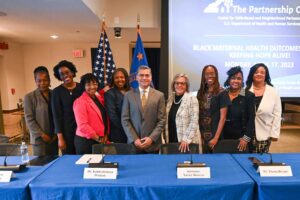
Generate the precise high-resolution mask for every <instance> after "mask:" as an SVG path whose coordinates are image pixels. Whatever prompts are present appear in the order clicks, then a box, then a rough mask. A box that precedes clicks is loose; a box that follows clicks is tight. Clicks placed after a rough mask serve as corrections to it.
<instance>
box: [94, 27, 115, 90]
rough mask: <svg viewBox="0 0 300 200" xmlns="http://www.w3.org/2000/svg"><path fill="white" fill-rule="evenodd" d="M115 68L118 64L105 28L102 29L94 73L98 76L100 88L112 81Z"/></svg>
mask: <svg viewBox="0 0 300 200" xmlns="http://www.w3.org/2000/svg"><path fill="white" fill-rule="evenodd" d="M115 69H116V66H115V62H114V59H113V55H112V52H111V49H110V45H109V41H108V37H107V35H106V32H105V30H104V29H102V32H101V35H100V41H99V45H98V48H97V53H96V57H95V60H94V64H93V74H94V75H95V76H96V77H97V78H98V81H99V88H100V89H102V88H104V87H105V85H107V83H110V81H111V78H112V73H113V72H114V71H115Z"/></svg>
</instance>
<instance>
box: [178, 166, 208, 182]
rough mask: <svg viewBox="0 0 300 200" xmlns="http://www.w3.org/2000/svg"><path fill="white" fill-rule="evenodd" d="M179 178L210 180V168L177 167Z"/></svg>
mask: <svg viewBox="0 0 300 200" xmlns="http://www.w3.org/2000/svg"><path fill="white" fill-rule="evenodd" d="M177 178H180V179H181V178H210V167H177Z"/></svg>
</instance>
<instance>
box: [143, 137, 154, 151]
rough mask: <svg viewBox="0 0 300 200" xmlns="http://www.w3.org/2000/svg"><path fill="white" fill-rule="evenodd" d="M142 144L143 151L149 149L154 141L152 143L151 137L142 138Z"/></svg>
mask: <svg viewBox="0 0 300 200" xmlns="http://www.w3.org/2000/svg"><path fill="white" fill-rule="evenodd" d="M141 142H142V145H141V147H142V149H147V148H148V147H150V146H151V144H152V143H153V141H152V139H151V138H150V137H144V138H142V139H141Z"/></svg>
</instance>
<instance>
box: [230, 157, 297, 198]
mask: <svg viewBox="0 0 300 200" xmlns="http://www.w3.org/2000/svg"><path fill="white" fill-rule="evenodd" d="M233 157H234V158H235V159H236V161H237V162H238V163H240V165H241V166H242V167H243V168H244V169H245V171H246V172H247V173H248V174H249V175H250V176H251V177H252V178H253V179H254V181H255V182H256V184H257V191H256V192H255V198H256V199H264V200H266V199H270V200H275V199H291V200H292V199H299V198H300V197H299V196H300V155H299V154H272V155H270V154H263V155H260V154H237V155H233ZM249 157H256V158H258V159H259V160H261V161H263V162H270V160H271V157H272V160H273V162H284V163H286V164H287V165H290V166H291V168H292V172H293V176H292V177H260V175H259V173H257V171H256V169H255V168H254V167H253V165H252V162H251V161H250V160H249V159H248V158H249Z"/></svg>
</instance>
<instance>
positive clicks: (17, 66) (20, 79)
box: [0, 40, 25, 110]
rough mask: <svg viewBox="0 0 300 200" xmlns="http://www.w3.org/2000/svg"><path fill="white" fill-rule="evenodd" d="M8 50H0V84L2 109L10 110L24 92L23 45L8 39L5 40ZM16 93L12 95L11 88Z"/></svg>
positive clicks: (14, 106) (15, 105)
mask: <svg viewBox="0 0 300 200" xmlns="http://www.w3.org/2000/svg"><path fill="white" fill-rule="evenodd" d="M5 41H6V42H7V43H8V45H9V49H8V50H1V51H2V53H1V55H0V56H1V57H2V58H1V62H0V68H1V69H0V72H1V75H0V78H1V81H0V84H1V98H2V108H3V110H11V109H15V108H16V107H17V102H18V100H19V98H23V96H24V94H25V93H24V92H25V77H24V65H23V59H24V56H23V46H22V44H20V43H16V42H13V41H10V40H5ZM12 88H14V89H15V91H16V93H15V94H14V95H13V94H12V93H11V89H12Z"/></svg>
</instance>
